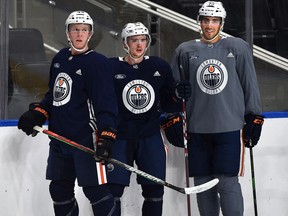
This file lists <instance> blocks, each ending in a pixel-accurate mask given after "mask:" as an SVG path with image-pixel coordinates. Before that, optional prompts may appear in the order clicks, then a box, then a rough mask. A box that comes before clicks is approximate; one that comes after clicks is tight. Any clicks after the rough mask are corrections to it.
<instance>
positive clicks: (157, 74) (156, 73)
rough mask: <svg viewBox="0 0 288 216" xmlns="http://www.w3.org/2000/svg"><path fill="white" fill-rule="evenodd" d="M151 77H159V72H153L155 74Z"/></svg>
mask: <svg viewBox="0 0 288 216" xmlns="http://www.w3.org/2000/svg"><path fill="white" fill-rule="evenodd" d="M153 76H161V74H160V73H159V71H155V73H154V74H153Z"/></svg>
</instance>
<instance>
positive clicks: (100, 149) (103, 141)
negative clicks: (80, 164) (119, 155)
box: [95, 128, 116, 162]
mask: <svg viewBox="0 0 288 216" xmlns="http://www.w3.org/2000/svg"><path fill="white" fill-rule="evenodd" d="M115 139H116V130H115V129H114V128H107V129H105V130H102V131H101V132H100V133H99V136H98V142H97V145H96V156H95V159H96V161H98V162H103V161H105V159H108V158H110V157H111V147H112V145H113V144H114V142H115Z"/></svg>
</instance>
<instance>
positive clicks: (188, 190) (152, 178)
mask: <svg viewBox="0 0 288 216" xmlns="http://www.w3.org/2000/svg"><path fill="white" fill-rule="evenodd" d="M33 129H34V130H35V131H38V132H40V133H44V134H46V135H48V136H49V137H52V138H54V139H57V140H59V141H61V142H63V143H65V144H68V145H70V146H72V147H75V148H78V149H79V150H81V151H84V152H86V153H89V154H90V155H92V156H96V152H95V151H94V150H92V149H90V148H88V147H85V146H83V145H80V144H79V143H76V142H74V141H72V140H69V139H67V138H65V137H63V136H61V135H58V134H56V133H54V132H52V131H49V130H47V129H44V128H42V127H39V126H35V127H34V128H33ZM106 161H107V162H110V163H113V164H115V165H118V166H120V167H122V168H124V169H126V170H128V171H130V172H133V173H135V174H137V175H139V176H142V177H144V178H146V179H148V180H150V181H153V182H154V183H157V184H160V185H163V186H166V187H168V188H170V189H173V190H176V191H178V192H180V193H183V194H187V195H189V194H195V193H201V192H204V191H206V190H209V189H210V188H212V187H214V186H215V185H216V184H217V183H218V181H219V180H218V179H213V180H211V181H209V182H206V183H204V184H201V185H197V186H194V187H188V188H180V187H177V186H175V185H172V184H170V183H168V182H166V181H163V180H162V179H159V178H157V177H155V176H152V175H150V174H148V173H145V172H144V171H141V170H138V169H136V168H135V167H132V166H130V165H128V164H125V163H123V162H121V161H118V160H116V159H113V158H109V159H107V160H106Z"/></svg>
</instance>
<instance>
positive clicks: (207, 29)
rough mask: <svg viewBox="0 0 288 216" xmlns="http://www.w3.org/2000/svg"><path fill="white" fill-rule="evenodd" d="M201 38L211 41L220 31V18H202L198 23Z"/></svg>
mask: <svg viewBox="0 0 288 216" xmlns="http://www.w3.org/2000/svg"><path fill="white" fill-rule="evenodd" d="M200 26H201V29H202V33H203V37H204V38H205V39H206V40H211V39H213V38H214V37H215V36H216V35H217V34H218V33H219V31H220V28H221V18H219V17H203V18H202V20H201V23H200Z"/></svg>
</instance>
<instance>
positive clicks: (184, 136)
mask: <svg viewBox="0 0 288 216" xmlns="http://www.w3.org/2000/svg"><path fill="white" fill-rule="evenodd" d="M180 58H181V51H180V53H179V56H178V66H179V72H180V79H181V80H186V74H185V71H184V68H183V66H182V64H181V60H180ZM182 118H183V139H184V158H185V176H186V187H189V186H190V182H189V157H188V146H187V112H186V100H185V99H184V98H183V99H182ZM187 213H188V216H191V203H190V196H189V195H188V196H187Z"/></svg>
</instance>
